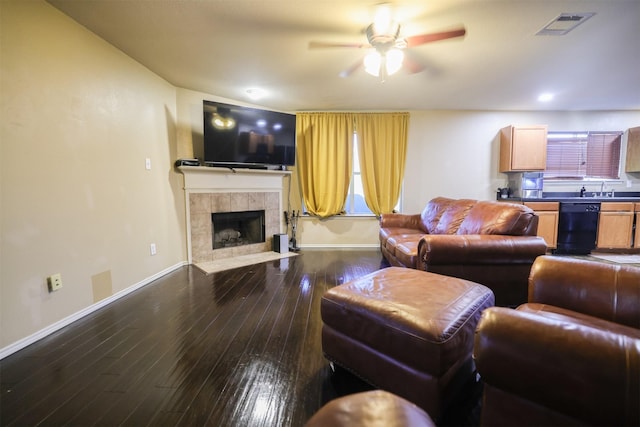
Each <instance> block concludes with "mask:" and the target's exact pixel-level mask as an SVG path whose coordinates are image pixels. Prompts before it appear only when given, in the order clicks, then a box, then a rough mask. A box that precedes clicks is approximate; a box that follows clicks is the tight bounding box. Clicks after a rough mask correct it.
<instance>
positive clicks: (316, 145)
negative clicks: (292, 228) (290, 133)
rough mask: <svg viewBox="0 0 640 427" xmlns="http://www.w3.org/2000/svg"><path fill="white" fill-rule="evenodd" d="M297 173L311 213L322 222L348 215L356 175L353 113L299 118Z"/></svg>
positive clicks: (297, 121)
mask: <svg viewBox="0 0 640 427" xmlns="http://www.w3.org/2000/svg"><path fill="white" fill-rule="evenodd" d="M296 117H297V119H296V134H297V135H296V137H297V141H296V146H297V148H296V152H297V157H298V161H297V171H298V178H299V181H300V187H301V190H302V197H303V200H304V204H305V206H306V208H307V211H308V212H309V213H310V214H312V215H317V216H319V217H321V218H325V217H329V216H332V215H338V214H340V213H342V212H343V211H344V204H345V200H346V198H347V195H348V193H349V182H350V181H351V172H352V166H351V165H352V162H353V161H352V153H351V140H352V137H353V118H352V114H351V113H297V114H296Z"/></svg>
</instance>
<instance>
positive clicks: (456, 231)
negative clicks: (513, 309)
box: [380, 197, 547, 306]
mask: <svg viewBox="0 0 640 427" xmlns="http://www.w3.org/2000/svg"><path fill="white" fill-rule="evenodd" d="M537 229H538V217H537V215H536V214H535V213H534V212H533V211H532V210H531V209H529V208H528V207H526V206H524V205H521V204H515V203H506V202H497V201H477V200H470V199H458V200H455V199H449V198H445V197H437V198H435V199H433V200H431V201H430V202H429V203H427V206H426V207H425V208H424V210H423V211H422V212H421V213H419V214H400V213H392V214H383V215H381V217H380V250H381V251H382V255H383V256H384V257H385V259H386V260H387V261H388V262H389V264H391V265H393V266H400V267H409V268H416V269H419V270H424V271H430V272H433V273H439V274H444V275H447V276H452V277H458V278H461V279H466V280H470V281H473V282H477V283H481V284H483V285H485V286H487V287H489V288H490V289H491V290H492V291H493V292H494V294H495V298H496V305H502V306H516V305H518V304H522V303H524V302H525V301H526V299H527V279H528V277H529V272H530V270H531V265H532V264H533V261H534V260H535V258H536V257H538V256H539V255H544V254H545V252H546V250H547V246H546V244H545V242H544V239H542V238H541V237H537V236H536V232H537Z"/></svg>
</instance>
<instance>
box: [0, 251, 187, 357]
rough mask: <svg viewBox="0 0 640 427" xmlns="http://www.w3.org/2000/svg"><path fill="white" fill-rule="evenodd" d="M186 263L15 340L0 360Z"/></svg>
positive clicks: (2, 353)
mask: <svg viewBox="0 0 640 427" xmlns="http://www.w3.org/2000/svg"><path fill="white" fill-rule="evenodd" d="M185 265H188V263H187V262H186V261H183V262H180V263H178V264H175V265H173V266H171V267H169V268H166V269H164V270H162V271H160V272H159V273H156V274H154V275H153V276H150V277H147V278H146V279H144V280H142V281H140V282H138V283H136V284H134V285H131V286H129V287H128V288H126V289H123V290H121V291H120V292H117V293H115V294H113V295H111V296H110V297H108V298H105V299H103V300H101V301H98V302H97V303H95V304H92V305H90V306H88V307H86V308H84V309H83V310H80V311H78V312H76V313H74V314H72V315H70V316H67V317H65V318H64V319H62V320H59V321H57V322H55V323H53V324H51V325H49V326H47V327H46V328H44V329H41V330H39V331H38V332H36V333H34V334H32V335H29V336H28V337H25V338H22V339H21V340H19V341H16V342H14V343H13V344H9V345H8V346H6V347H4V348H2V349H0V360H2V359H4V358H5V357H7V356H9V355H11V354H13V353H15V352H16V351H19V350H22V349H23V348H25V347H27V346H29V345H31V344H33V343H35V342H36V341H39V340H41V339H42V338H44V337H46V336H48V335H51V334H52V333H54V332H56V331H58V330H60V329H62V328H64V327H65V326H68V325H70V324H71V323H73V322H75V321H76V320H79V319H81V318H83V317H85V316H87V315H89V314H91V313H93V312H94V311H96V310H98V309H100V308H102V307H104V306H106V305H108V304H111V303H112V302H114V301H117V300H118V299H120V298H122V297H123V296H125V295H127V294H130V293H131V292H133V291H135V290H138V289H140V288H141V287H143V286H145V285H148V284H149V283H151V282H153V281H154V280H156V279H159V278H160V277H162V276H164V275H166V274H169V273H171V272H172V271H174V270H177V269H178V268H180V267H183V266H185Z"/></svg>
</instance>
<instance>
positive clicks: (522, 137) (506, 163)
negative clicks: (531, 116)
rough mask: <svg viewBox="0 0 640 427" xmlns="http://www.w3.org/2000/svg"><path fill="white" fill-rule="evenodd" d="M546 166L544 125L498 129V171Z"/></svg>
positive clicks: (539, 169) (543, 167)
mask: <svg viewBox="0 0 640 427" xmlns="http://www.w3.org/2000/svg"><path fill="white" fill-rule="evenodd" d="M546 167H547V126H546V125H532V126H507V127H505V128H502V129H500V172H526V171H543V170H545V168H546Z"/></svg>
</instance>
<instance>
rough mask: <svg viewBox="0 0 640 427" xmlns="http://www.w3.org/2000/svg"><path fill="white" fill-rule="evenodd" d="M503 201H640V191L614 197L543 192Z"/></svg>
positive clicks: (616, 194)
mask: <svg viewBox="0 0 640 427" xmlns="http://www.w3.org/2000/svg"><path fill="white" fill-rule="evenodd" d="M498 200H500V201H503V202H516V203H517V202H572V203H594V202H595V203H602V202H634V203H640V192H619V193H615V195H614V197H604V196H603V197H600V196H597V197H580V196H579V194H578V193H543V194H542V198H539V197H538V198H525V197H508V198H506V199H502V198H501V199H498Z"/></svg>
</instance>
